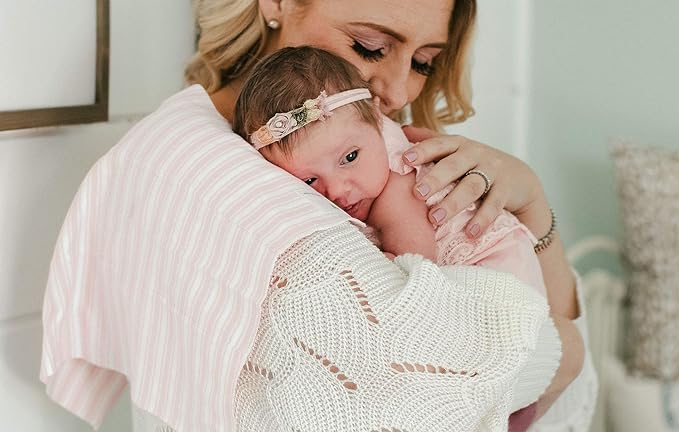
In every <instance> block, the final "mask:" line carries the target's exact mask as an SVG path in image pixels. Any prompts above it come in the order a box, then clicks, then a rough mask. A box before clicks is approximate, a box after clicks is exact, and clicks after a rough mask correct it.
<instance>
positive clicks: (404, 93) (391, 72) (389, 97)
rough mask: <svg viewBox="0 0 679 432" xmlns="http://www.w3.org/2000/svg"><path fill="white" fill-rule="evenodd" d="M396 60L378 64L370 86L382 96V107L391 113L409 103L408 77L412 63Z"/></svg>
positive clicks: (383, 110) (377, 94)
mask: <svg viewBox="0 0 679 432" xmlns="http://www.w3.org/2000/svg"><path fill="white" fill-rule="evenodd" d="M403 63H404V61H403V60H402V61H394V62H391V63H388V64H384V67H380V66H382V65H380V66H377V67H375V69H374V70H373V74H372V76H371V77H370V88H371V90H372V92H373V93H374V94H375V95H376V96H378V97H379V98H380V109H381V110H382V112H383V113H385V114H389V113H391V112H393V111H397V110H399V109H401V108H403V107H404V106H405V105H406V104H407V103H408V77H409V76H410V64H409V63H408V64H407V66H406V65H404V64H403Z"/></svg>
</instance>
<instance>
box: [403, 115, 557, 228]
mask: <svg viewBox="0 0 679 432" xmlns="http://www.w3.org/2000/svg"><path fill="white" fill-rule="evenodd" d="M403 132H404V133H405V134H406V136H407V137H408V139H409V140H410V142H417V143H418V145H416V146H415V147H413V148H412V149H411V150H409V151H407V152H406V153H404V155H403V160H404V162H405V163H407V164H408V165H419V164H423V163H427V162H437V163H436V165H435V166H434V167H433V168H432V170H431V171H430V172H429V173H428V174H427V175H426V176H424V177H423V178H422V179H421V180H420V181H419V182H418V183H417V184H416V185H415V188H414V189H413V193H414V194H415V196H416V197H418V198H419V199H427V198H428V197H430V196H431V195H432V194H434V193H436V192H437V191H439V190H441V189H442V188H444V187H445V186H447V185H448V184H450V183H451V182H453V181H457V180H459V183H458V185H457V186H456V187H455V189H453V191H452V192H451V193H450V194H448V196H447V197H446V198H445V199H443V201H441V202H440V203H439V204H438V205H436V206H434V207H432V208H431V209H430V211H429V218H430V219H431V221H432V223H435V224H438V225H440V224H442V223H444V222H445V221H446V220H448V218H450V217H452V216H454V215H456V214H458V213H460V212H461V211H462V210H464V209H465V208H467V207H468V206H469V205H470V204H471V203H473V202H474V201H476V200H478V199H479V198H481V197H482V196H483V192H484V190H485V188H486V182H485V180H484V179H483V177H481V176H480V175H469V176H466V177H464V174H465V173H466V172H467V171H469V170H479V171H481V172H483V173H485V174H486V175H487V176H488V178H489V180H490V181H491V188H490V190H489V191H488V193H487V194H486V195H485V196H483V200H482V202H481V205H480V207H479V210H478V211H477V212H476V214H475V215H474V217H473V218H472V219H471V220H470V221H469V222H468V223H467V225H466V227H465V232H466V233H467V235H468V236H470V237H476V236H478V235H479V234H481V233H482V232H484V231H485V230H486V228H487V227H488V226H489V225H490V223H491V222H492V221H493V220H494V219H495V217H496V216H497V215H498V214H499V213H500V211H501V210H502V209H506V210H508V211H510V212H511V213H513V214H514V215H515V216H517V217H518V218H519V219H520V220H522V217H521V216H522V215H523V214H525V213H528V211H529V210H530V209H531V208H533V207H535V209H536V211H539V212H540V214H543V213H544V218H547V217H548V210H547V211H545V210H544V209H545V208H548V206H547V204H546V198H545V196H544V192H543V190H542V185H541V184H540V181H539V179H538V178H537V176H536V175H535V173H534V172H533V170H532V169H530V167H528V165H526V164H525V163H524V162H523V161H521V160H520V159H518V158H516V157H514V156H511V155H509V154H507V153H505V152H502V151H500V150H497V149H494V148H492V147H490V146H487V145H485V144H481V143H479V142H477V141H473V140H470V139H468V138H465V137H463V136H459V135H441V134H438V133H436V132H433V131H431V130H429V129H425V128H417V127H413V126H404V127H403ZM522 222H524V223H526V222H527V221H523V220H522ZM529 228H531V227H529ZM533 228H535V229H538V230H539V229H541V228H542V227H533Z"/></svg>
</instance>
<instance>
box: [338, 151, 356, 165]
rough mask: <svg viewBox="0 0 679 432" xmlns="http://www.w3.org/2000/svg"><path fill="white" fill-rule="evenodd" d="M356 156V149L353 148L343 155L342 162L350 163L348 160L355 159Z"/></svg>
mask: <svg viewBox="0 0 679 432" xmlns="http://www.w3.org/2000/svg"><path fill="white" fill-rule="evenodd" d="M357 157H358V150H354V151H352V152H351V153H349V154H347V155H346V156H344V160H343V161H342V162H344V163H350V162H353V161H355V160H356V158H357Z"/></svg>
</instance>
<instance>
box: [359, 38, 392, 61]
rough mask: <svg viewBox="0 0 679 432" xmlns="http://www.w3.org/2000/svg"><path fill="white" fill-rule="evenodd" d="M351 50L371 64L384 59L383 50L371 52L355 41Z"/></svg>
mask: <svg viewBox="0 0 679 432" xmlns="http://www.w3.org/2000/svg"><path fill="white" fill-rule="evenodd" d="M351 48H352V49H353V50H354V51H356V54H358V55H359V56H361V57H363V58H364V59H365V60H368V61H371V62H376V61H380V60H382V59H383V58H384V48H378V49H375V50H371V49H368V48H366V47H365V45H363V44H362V43H360V42H359V41H356V40H355V41H354V44H353V45H352V46H351Z"/></svg>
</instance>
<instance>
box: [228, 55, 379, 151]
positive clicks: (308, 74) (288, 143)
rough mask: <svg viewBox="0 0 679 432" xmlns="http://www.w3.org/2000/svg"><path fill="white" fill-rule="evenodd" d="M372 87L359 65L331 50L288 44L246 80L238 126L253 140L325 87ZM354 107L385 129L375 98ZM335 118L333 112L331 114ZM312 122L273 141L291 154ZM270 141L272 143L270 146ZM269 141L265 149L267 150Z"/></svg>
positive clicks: (330, 91) (237, 111) (236, 116)
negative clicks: (262, 129) (278, 117)
mask: <svg viewBox="0 0 679 432" xmlns="http://www.w3.org/2000/svg"><path fill="white" fill-rule="evenodd" d="M362 87H363V88H367V87H368V83H367V82H366V81H365V80H364V79H363V78H362V77H361V74H360V72H359V71H358V69H356V67H355V66H354V65H352V64H351V63H349V62H348V61H346V60H344V59H343V58H341V57H338V56H336V55H334V54H331V53H329V52H328V51H325V50H322V49H319V48H313V47H309V46H303V47H294V48H283V49H281V50H279V51H276V52H275V53H273V54H271V55H270V56H268V57H266V58H264V59H263V60H262V61H261V62H260V63H258V64H257V66H255V69H254V70H253V72H252V74H251V75H250V77H249V78H248V79H247V80H246V81H245V84H244V85H243V88H242V89H241V92H240V95H239V96H238V100H237V101H236V106H235V113H234V118H233V130H234V132H236V133H237V134H239V135H240V136H242V137H243V138H245V139H246V140H247V141H248V142H249V141H250V135H251V134H252V133H253V132H255V131H256V130H257V129H259V128H260V127H262V126H264V125H265V124H266V122H267V121H268V120H269V119H270V118H271V117H273V115H274V114H276V113H283V112H287V111H290V110H293V109H295V108H298V107H300V106H301V105H302V104H303V103H304V101H305V100H307V99H315V98H316V97H318V95H319V94H320V93H321V91H322V90H325V91H326V92H327V94H328V96H330V95H333V94H335V93H339V92H341V91H345V90H351V89H355V88H362ZM347 106H351V107H353V108H354V109H355V110H356V112H357V114H358V117H359V119H360V121H364V122H366V123H368V124H370V125H373V126H374V127H375V128H376V129H377V130H378V131H380V130H381V126H382V123H381V122H382V118H381V115H380V114H379V112H378V110H377V109H376V108H375V106H374V105H373V102H372V100H370V99H364V100H360V101H356V102H353V103H351V104H349V105H347ZM330 118H331V119H332V117H330ZM309 127H314V124H313V123H311V124H308V125H307V126H305V127H303V128H301V129H299V130H297V131H295V132H293V133H291V134H290V135H287V136H285V137H283V139H281V140H280V141H278V142H276V143H273V144H271V146H277V147H278V148H279V149H280V150H281V152H282V153H283V154H284V155H287V156H289V155H290V154H291V152H292V148H293V146H294V142H295V140H296V137H299V134H301V133H304V130H305V129H306V128H309ZM271 146H267V147H271ZM267 147H264V148H263V149H262V150H265V151H268V148H267Z"/></svg>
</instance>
